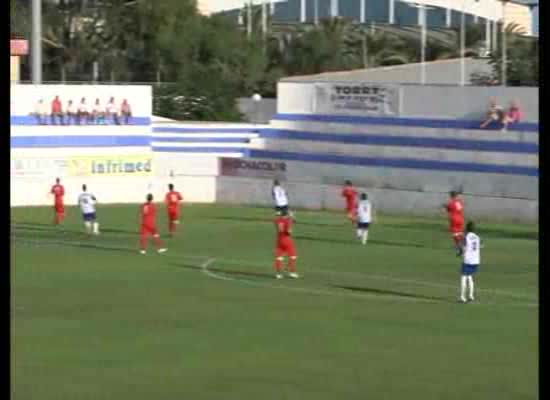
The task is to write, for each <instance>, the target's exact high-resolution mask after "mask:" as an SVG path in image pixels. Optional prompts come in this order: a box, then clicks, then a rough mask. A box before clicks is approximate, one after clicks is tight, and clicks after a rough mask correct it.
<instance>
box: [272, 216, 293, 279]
mask: <svg viewBox="0 0 550 400" xmlns="http://www.w3.org/2000/svg"><path fill="white" fill-rule="evenodd" d="M292 223H293V222H292V218H290V217H289V215H288V210H281V211H279V212H278V213H277V217H276V218H275V226H276V228H277V243H276V246H275V270H276V275H275V277H276V278H277V279H282V278H283V274H282V267H283V257H284V256H286V257H287V259H288V261H287V271H288V275H289V276H290V277H291V278H294V279H296V278H298V277H299V275H298V274H297V273H296V248H295V247H294V241H293V240H292V237H291V234H292Z"/></svg>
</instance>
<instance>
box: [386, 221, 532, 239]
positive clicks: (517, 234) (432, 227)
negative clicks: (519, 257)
mask: <svg viewBox="0 0 550 400" xmlns="http://www.w3.org/2000/svg"><path fill="white" fill-rule="evenodd" d="M380 226H382V227H384V228H398V229H414V230H420V231H433V232H446V231H447V225H446V223H443V224H442V223H437V222H429V221H425V222H414V223H391V222H390V223H384V224H381V225H380ZM478 226H479V232H478V233H479V235H480V236H482V237H494V238H499V239H527V240H538V239H539V233H538V231H536V230H527V229H525V230H518V231H514V230H509V229H503V228H489V227H485V226H484V224H483V223H481V222H480V223H479V224H478Z"/></svg>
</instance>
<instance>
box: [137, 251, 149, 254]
mask: <svg viewBox="0 0 550 400" xmlns="http://www.w3.org/2000/svg"><path fill="white" fill-rule="evenodd" d="M139 252H140V254H147V252H146V251H145V250H140V251H139Z"/></svg>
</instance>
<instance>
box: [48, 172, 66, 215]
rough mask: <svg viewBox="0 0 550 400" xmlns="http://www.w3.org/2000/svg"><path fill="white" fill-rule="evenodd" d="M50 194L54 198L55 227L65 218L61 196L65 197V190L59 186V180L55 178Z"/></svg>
mask: <svg viewBox="0 0 550 400" xmlns="http://www.w3.org/2000/svg"><path fill="white" fill-rule="evenodd" d="M50 194H52V195H53V196H54V205H53V209H54V213H55V216H54V221H53V223H54V224H55V225H59V224H61V222H62V221H63V219H64V218H65V206H64V205H63V196H64V195H65V188H64V187H63V185H62V184H61V179H59V178H55V185H53V186H52V188H51V190H50Z"/></svg>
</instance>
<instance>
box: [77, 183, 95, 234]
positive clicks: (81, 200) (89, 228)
mask: <svg viewBox="0 0 550 400" xmlns="http://www.w3.org/2000/svg"><path fill="white" fill-rule="evenodd" d="M86 189H87V188H86V185H82V193H81V194H80V196H78V205H79V206H80V210H81V211H82V218H83V219H84V227H85V228H86V232H87V233H88V234H90V233H93V234H94V235H99V223H98V222H97V220H96V210H95V205H96V203H97V199H96V198H95V196H94V195H93V194H91V193H89V192H88V191H87V190H86Z"/></svg>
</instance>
